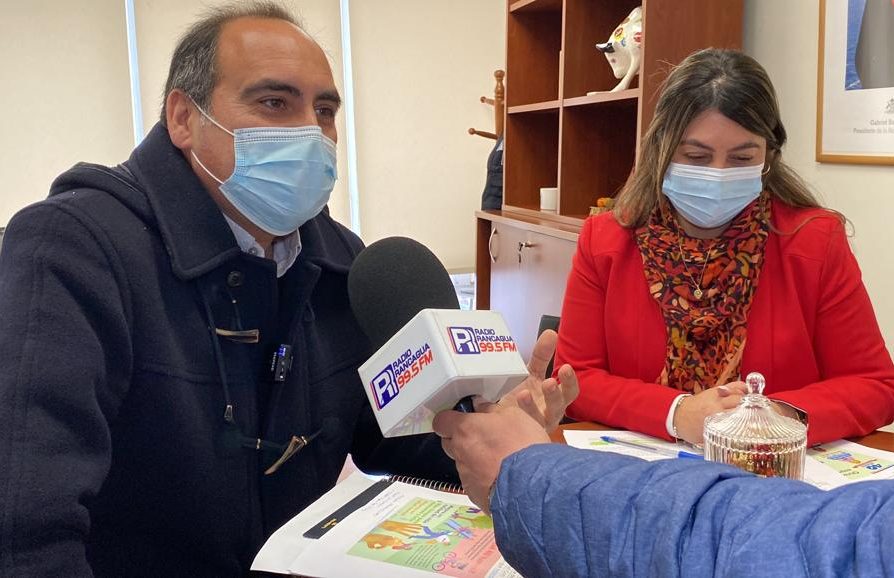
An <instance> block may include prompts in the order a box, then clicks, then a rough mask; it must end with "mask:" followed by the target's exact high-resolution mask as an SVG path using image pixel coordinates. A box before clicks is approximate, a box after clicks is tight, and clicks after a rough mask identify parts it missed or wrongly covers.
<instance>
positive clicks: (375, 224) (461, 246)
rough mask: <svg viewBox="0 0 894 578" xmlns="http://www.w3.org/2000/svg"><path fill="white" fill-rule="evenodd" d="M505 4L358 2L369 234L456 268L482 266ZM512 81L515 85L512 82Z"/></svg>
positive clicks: (364, 224) (359, 101)
mask: <svg viewBox="0 0 894 578" xmlns="http://www.w3.org/2000/svg"><path fill="white" fill-rule="evenodd" d="M505 8H506V3H505V2H503V1H496V0H454V1H452V2H429V1H420V0H375V1H370V0H354V1H352V2H351V28H352V30H351V38H352V43H351V46H352V48H351V49H352V51H353V57H354V58H353V65H354V84H355V91H356V96H355V98H356V119H357V120H356V123H357V159H358V160H357V162H358V169H357V172H358V178H359V189H360V206H361V228H362V232H363V238H364V240H365V241H366V242H367V243H369V242H372V241H375V240H376V239H379V238H381V237H386V236H390V235H404V236H408V237H412V238H414V239H416V240H418V241H420V242H422V243H424V244H426V245H427V246H429V247H430V248H431V249H432V250H433V251H434V252H435V253H436V254H437V255H438V257H439V258H440V259H441V260H442V261H443V262H444V264H445V265H446V266H447V267H448V269H451V270H460V269H470V268H472V267H473V266H474V263H475V252H474V249H475V219H474V216H473V213H474V211H475V210H476V209H477V208H479V207H480V203H481V192H482V190H483V189H484V178H485V165H486V161H487V155H488V153H489V152H490V149H491V148H492V146H493V141H490V140H486V139H483V138H481V137H473V136H470V135H469V134H468V133H467V132H466V130H467V129H468V128H469V127H476V128H478V129H481V130H493V122H494V121H493V110H492V109H491V108H490V107H487V106H485V105H483V104H481V103H480V102H479V101H478V98H479V97H480V96H482V95H492V94H493V82H494V80H493V71H494V70H495V69H497V68H503V67H504V63H505V60H506V58H505V52H506V46H505V45H506V36H505V27H506V23H505V20H506V15H505ZM507 81H509V82H511V79H507Z"/></svg>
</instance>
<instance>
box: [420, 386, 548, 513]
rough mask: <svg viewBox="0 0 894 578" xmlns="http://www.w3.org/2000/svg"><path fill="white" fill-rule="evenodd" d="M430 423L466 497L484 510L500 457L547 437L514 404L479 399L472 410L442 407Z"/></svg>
mask: <svg viewBox="0 0 894 578" xmlns="http://www.w3.org/2000/svg"><path fill="white" fill-rule="evenodd" d="M432 426H433V427H434V430H435V433H437V434H438V435H439V436H441V445H442V446H443V447H444V451H445V452H446V453H447V455H448V456H450V457H451V458H453V460H454V461H456V470H457V471H458V472H459V477H460V480H462V483H463V488H464V489H465V491H466V494H468V496H469V499H470V500H472V501H473V502H474V503H475V504H476V505H477V506H478V507H479V508H481V509H482V510H484V511H485V512H488V513H490V503H489V500H490V489H491V487H492V486H493V484H494V482H495V481H496V479H497V474H499V473H500V464H501V463H503V460H504V459H505V458H506V457H508V456H509V455H511V454H514V453H515V452H517V451H518V450H520V449H523V448H526V447H528V446H530V445H532V444H537V443H548V442H549V441H550V440H549V436H547V435H546V432H545V431H544V430H543V427H542V426H541V424H540V423H538V422H537V421H535V420H534V419H533V418H532V417H531V416H530V415H529V414H528V413H527V412H525V411H524V410H522V409H521V408H519V407H516V406H504V405H497V404H492V403H482V404H480V405H479V406H478V407H477V408H476V412H475V413H459V412H457V411H452V410H451V411H442V412H441V413H439V414H438V415H436V416H435V419H434V422H433V424H432Z"/></svg>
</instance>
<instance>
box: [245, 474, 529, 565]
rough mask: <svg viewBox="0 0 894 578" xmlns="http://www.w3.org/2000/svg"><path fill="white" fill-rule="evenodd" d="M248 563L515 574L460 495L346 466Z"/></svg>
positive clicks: (488, 523)
mask: <svg viewBox="0 0 894 578" xmlns="http://www.w3.org/2000/svg"><path fill="white" fill-rule="evenodd" d="M252 570H258V571H266V572H275V573H279V574H293V575H301V576H310V577H323V576H325V577H326V578H340V577H343V578H355V577H357V576H364V577H368V578H377V577H382V578H411V577H426V576H429V577H431V576H455V577H461V578H514V577H517V576H519V574H517V573H516V572H515V571H514V570H513V569H512V568H511V567H510V566H509V565H508V564H507V563H506V562H505V561H504V560H503V558H502V557H501V556H500V553H499V551H498V550H497V544H496V540H495V538H494V530H493V520H491V518H490V516H487V515H485V514H484V513H483V512H481V510H479V509H478V508H476V507H475V505H474V504H472V502H471V501H470V500H469V499H468V498H467V497H466V496H464V495H460V494H453V493H447V492H440V491H436V490H431V489H428V488H423V487H419V486H415V485H410V484H404V483H400V482H381V481H379V482H377V481H376V480H375V479H370V478H367V477H366V476H364V475H363V474H361V473H354V474H352V475H351V476H350V477H349V478H348V479H347V480H345V481H344V482H342V483H341V484H339V485H338V486H336V487H335V488H334V489H333V490H331V491H330V492H328V493H327V494H325V495H324V496H323V497H322V498H320V499H319V500H317V501H316V502H314V503H313V504H312V505H311V506H310V507H308V508H307V509H306V510H304V511H303V512H301V513H300V514H298V516H296V517H295V518H293V519H292V520H291V521H289V522H288V523H287V524H286V525H285V526H283V527H282V528H280V530H278V531H277V532H276V533H274V534H273V536H271V537H270V539H269V540H268V541H267V543H266V544H265V545H264V547H263V548H262V549H261V552H259V553H258V556H257V557H256V558H255V561H254V563H253V564H252Z"/></svg>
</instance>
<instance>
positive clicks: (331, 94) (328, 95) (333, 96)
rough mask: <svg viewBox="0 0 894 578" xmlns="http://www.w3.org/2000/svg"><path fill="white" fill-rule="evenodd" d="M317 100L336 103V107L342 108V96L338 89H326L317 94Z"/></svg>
mask: <svg viewBox="0 0 894 578" xmlns="http://www.w3.org/2000/svg"><path fill="white" fill-rule="evenodd" d="M315 100H316V101H317V102H319V101H321V100H323V101H328V102H331V103H332V104H334V105H335V108H341V96H340V95H339V94H338V91H337V90H324V91H323V92H321V93H319V94H317V98H316V99H315Z"/></svg>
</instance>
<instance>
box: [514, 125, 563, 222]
mask: <svg viewBox="0 0 894 578" xmlns="http://www.w3.org/2000/svg"><path fill="white" fill-rule="evenodd" d="M505 139H506V140H505V142H506V148H505V150H504V151H503V174H504V184H503V205H504V206H512V207H520V208H523V209H530V210H533V211H539V210H540V187H555V186H556V185H557V182H558V177H559V162H558V158H559V111H558V110H554V111H551V112H539V113H532V114H510V115H507V117H506V132H505Z"/></svg>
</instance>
